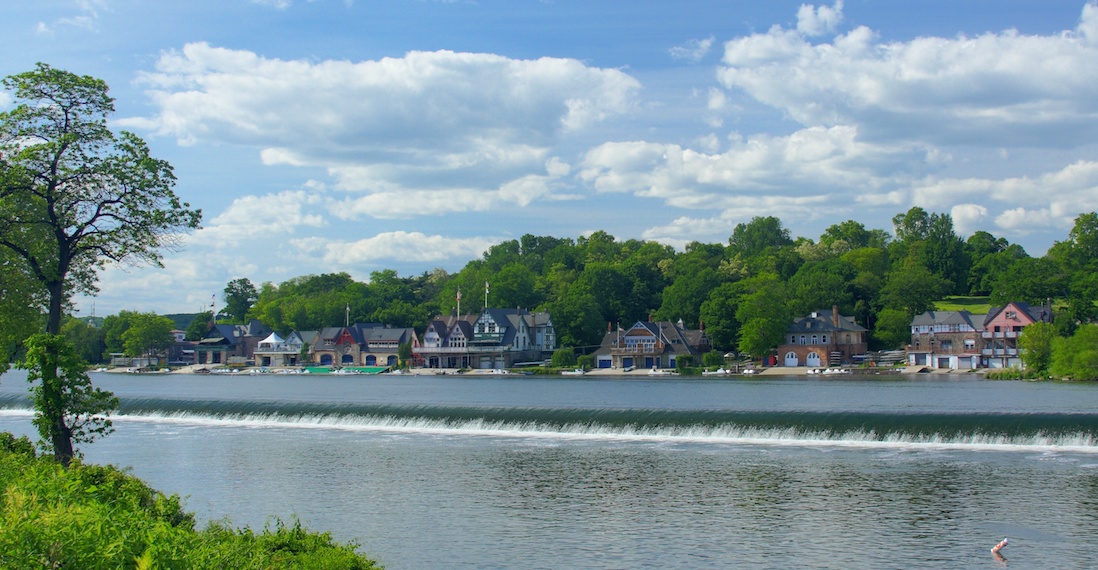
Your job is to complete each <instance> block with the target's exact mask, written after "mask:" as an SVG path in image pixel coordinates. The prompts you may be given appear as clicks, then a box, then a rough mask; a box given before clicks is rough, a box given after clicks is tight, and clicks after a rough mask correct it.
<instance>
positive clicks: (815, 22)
mask: <svg viewBox="0 0 1098 570" xmlns="http://www.w3.org/2000/svg"><path fill="white" fill-rule="evenodd" d="M842 21H843V0H837V1H836V2H835V4H834V5H832V6H820V7H814V6H811V5H809V4H801V7H800V9H799V10H797V31H798V32H800V33H802V34H804V35H806V36H820V35H823V34H829V33H831V32H834V31H835V28H837V27H838V25H839V23H840V22H842Z"/></svg>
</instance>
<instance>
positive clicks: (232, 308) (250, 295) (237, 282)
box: [223, 277, 259, 323]
mask: <svg viewBox="0 0 1098 570" xmlns="http://www.w3.org/2000/svg"><path fill="white" fill-rule="evenodd" d="M223 298H224V299H225V312H226V313H228V314H229V316H230V317H232V319H233V322H237V323H244V321H245V319H247V318H248V311H250V310H252V305H254V304H255V302H256V300H257V299H259V291H256V288H255V285H253V284H252V282H251V280H249V279H248V278H247V277H241V278H239V279H233V280H232V281H229V283H228V284H227V285H225V291H224V297H223Z"/></svg>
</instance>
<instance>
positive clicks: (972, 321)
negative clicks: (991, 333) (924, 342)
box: [911, 309, 983, 330]
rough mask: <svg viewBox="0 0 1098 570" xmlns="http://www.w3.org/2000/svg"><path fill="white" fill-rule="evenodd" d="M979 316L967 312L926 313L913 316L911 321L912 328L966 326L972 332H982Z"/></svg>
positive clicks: (962, 310)
mask: <svg viewBox="0 0 1098 570" xmlns="http://www.w3.org/2000/svg"><path fill="white" fill-rule="evenodd" d="M977 323H982V321H981V319H980V318H979V315H973V314H972V313H970V312H968V311H967V310H964V309H961V310H960V311H927V312H925V313H923V314H921V315H915V318H914V319H912V320H911V326H913V327H926V326H934V325H968V326H970V327H972V328H973V329H974V330H983V326H982V324H977Z"/></svg>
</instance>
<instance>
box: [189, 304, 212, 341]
mask: <svg viewBox="0 0 1098 570" xmlns="http://www.w3.org/2000/svg"><path fill="white" fill-rule="evenodd" d="M213 321H214V314H213V311H206V312H203V313H198V314H197V315H195V316H194V319H192V320H191V324H189V325H187V336H186V338H187V340H202V338H203V337H205V336H206V333H208V332H210V324H211V323H213Z"/></svg>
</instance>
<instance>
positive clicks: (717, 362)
mask: <svg viewBox="0 0 1098 570" xmlns="http://www.w3.org/2000/svg"><path fill="white" fill-rule="evenodd" d="M702 365H703V366H705V367H706V368H712V367H714V366H723V365H724V355H723V354H721V351H719V350H710V351H709V352H707V353H705V354H703V355H702Z"/></svg>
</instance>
